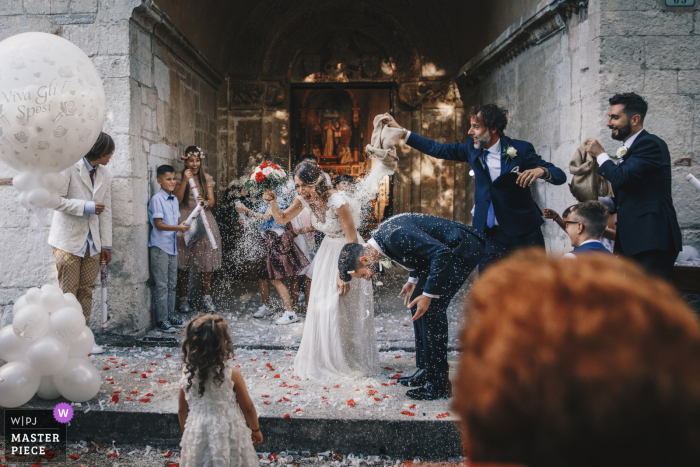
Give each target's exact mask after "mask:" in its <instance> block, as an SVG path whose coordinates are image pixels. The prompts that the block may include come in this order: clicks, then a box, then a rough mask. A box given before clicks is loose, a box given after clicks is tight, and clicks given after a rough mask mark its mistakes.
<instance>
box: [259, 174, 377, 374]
mask: <svg viewBox="0 0 700 467" xmlns="http://www.w3.org/2000/svg"><path fill="white" fill-rule="evenodd" d="M294 185H295V188H296V190H297V193H298V196H297V197H296V198H295V200H294V202H293V203H292V204H291V206H289V208H287V209H286V210H285V211H282V210H281V209H280V207H279V205H278V204H277V200H276V194H275V192H274V191H272V190H266V191H265V194H264V195H263V199H264V200H265V201H266V202H267V203H268V204H269V205H270V210H271V211H272V216H273V217H274V219H275V222H277V223H278V224H280V225H284V224H286V223H287V222H289V221H290V220H291V219H294V218H295V217H296V216H297V215H298V214H299V213H300V212H301V211H302V210H303V209H304V208H305V207H308V208H310V210H311V224H312V226H313V227H314V228H315V229H316V230H319V231H321V232H323V233H324V234H326V236H325V238H324V239H323V242H322V243H321V246H320V248H319V250H318V252H317V253H316V256H315V261H314V270H313V280H312V281H311V292H310V297H309V306H308V308H307V312H306V323H305V325H304V334H303V336H302V339H301V344H300V346H299V351H298V352H297V356H296V358H295V360H294V372H295V374H296V375H297V376H300V377H302V378H308V379H312V380H318V381H327V380H330V379H334V378H339V377H345V376H360V375H372V374H374V373H376V371H377V362H378V352H377V336H376V333H375V329H374V297H373V294H372V284H371V283H370V282H367V281H363V280H359V279H353V280H352V282H343V281H341V280H340V278H339V277H338V257H339V256H340V251H341V250H342V248H343V246H344V245H345V244H346V243H358V242H359V243H364V240H362V237H360V234H359V233H358V232H357V226H358V225H360V222H361V208H360V206H359V203H355V202H354V201H357V200H353V199H351V197H350V196H347V195H345V194H344V193H341V192H339V191H337V190H334V189H332V188H331V187H330V186H329V185H328V184H327V182H326V180H325V177H324V176H323V172H321V169H319V167H318V165H316V164H315V163H314V162H308V161H307V162H302V163H301V164H299V165H298V166H297V168H296V170H295V173H294Z"/></svg>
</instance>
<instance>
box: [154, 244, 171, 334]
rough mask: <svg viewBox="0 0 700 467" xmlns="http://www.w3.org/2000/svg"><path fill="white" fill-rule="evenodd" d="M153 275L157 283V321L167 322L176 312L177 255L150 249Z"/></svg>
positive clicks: (155, 306) (155, 292)
mask: <svg viewBox="0 0 700 467" xmlns="http://www.w3.org/2000/svg"><path fill="white" fill-rule="evenodd" d="M149 250H150V255H151V275H152V276H153V280H154V281H155V283H156V286H155V287H154V288H153V305H154V308H155V309H156V320H157V321H167V320H168V317H169V316H170V315H171V314H172V313H174V312H175V286H176V285H177V255H169V254H167V253H166V252H164V251H163V250H161V249H160V248H158V247H157V246H152V247H151V248H149Z"/></svg>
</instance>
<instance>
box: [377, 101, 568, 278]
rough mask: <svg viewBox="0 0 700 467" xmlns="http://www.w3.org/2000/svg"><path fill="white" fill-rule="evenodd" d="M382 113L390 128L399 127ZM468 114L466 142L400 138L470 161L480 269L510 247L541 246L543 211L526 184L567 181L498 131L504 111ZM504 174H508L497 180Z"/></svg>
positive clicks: (448, 157)
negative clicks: (481, 240)
mask: <svg viewBox="0 0 700 467" xmlns="http://www.w3.org/2000/svg"><path fill="white" fill-rule="evenodd" d="M386 115H387V116H388V117H389V118H388V119H387V120H388V123H387V125H388V126H389V127H393V128H401V127H400V126H399V124H398V123H396V121H395V120H394V119H393V118H392V117H391V116H389V114H386ZM470 118H471V127H470V128H469V136H470V138H469V139H468V140H467V142H466V143H461V144H440V143H436V142H435V141H431V140H429V139H426V138H422V137H420V136H418V135H417V134H415V133H412V132H410V131H408V130H406V129H403V131H404V134H403V137H404V139H405V141H406V144H407V145H408V146H410V147H412V148H414V149H417V150H418V151H420V152H422V153H425V154H428V155H430V156H433V157H435V158H437V159H445V160H449V161H462V162H469V164H471V167H472V169H473V171H474V181H475V196H474V203H475V204H474V211H473V215H474V221H473V222H472V225H473V226H474V227H475V228H476V229H477V230H478V231H479V232H483V233H484V235H485V236H486V254H485V255H484V258H483V259H482V260H481V264H479V271H480V272H482V271H483V270H484V269H485V268H486V267H487V266H488V265H489V264H490V263H492V262H493V261H495V260H497V259H499V258H501V257H502V256H504V255H505V254H507V253H508V252H509V251H511V250H513V249H515V248H520V247H525V246H530V245H539V246H542V247H544V237H543V236H542V231H541V230H540V226H541V225H542V224H543V223H544V220H543V218H542V211H540V209H539V207H538V206H537V205H536V204H535V201H534V200H533V199H532V194H531V193H530V189H529V187H530V185H532V184H533V183H535V180H537V179H538V178H541V179H543V180H545V181H546V182H548V183H551V184H552V185H561V184H563V183H564V182H566V175H565V174H564V172H562V171H561V169H558V168H557V167H555V166H554V165H553V164H551V163H549V162H545V161H544V160H542V158H541V157H540V156H538V155H537V153H536V152H535V148H534V147H533V146H532V144H530V143H528V142H527V141H519V140H516V139H510V138H509V137H507V136H506V135H505V134H504V133H503V132H504V131H505V129H506V126H507V125H508V115H507V113H506V111H505V110H503V109H502V108H500V107H499V106H497V105H494V104H487V105H482V106H479V107H474V108H472V109H471V111H470ZM509 174H512V175H509ZM503 175H509V176H508V177H506V178H504V179H503V180H500V181H499V180H497V179H498V178H500V177H502V176H503ZM511 179H512V180H511Z"/></svg>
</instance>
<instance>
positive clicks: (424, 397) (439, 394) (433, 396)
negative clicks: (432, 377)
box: [406, 380, 452, 401]
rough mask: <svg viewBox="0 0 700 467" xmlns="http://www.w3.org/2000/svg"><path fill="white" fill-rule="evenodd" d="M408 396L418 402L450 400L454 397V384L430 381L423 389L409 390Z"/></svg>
mask: <svg viewBox="0 0 700 467" xmlns="http://www.w3.org/2000/svg"><path fill="white" fill-rule="evenodd" d="M406 395H407V396H408V397H410V398H411V399H415V400H417V401H434V400H437V399H448V398H449V397H451V396H452V383H450V381H449V380H448V381H446V382H443V381H428V382H427V383H425V386H423V387H422V388H416V389H411V390H409V391H408V392H407V393H406Z"/></svg>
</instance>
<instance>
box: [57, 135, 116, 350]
mask: <svg viewBox="0 0 700 467" xmlns="http://www.w3.org/2000/svg"><path fill="white" fill-rule="evenodd" d="M113 153H114V141H113V140H112V138H111V137H110V136H109V135H108V134H106V133H100V136H99V137H98V138H97V141H96V142H95V144H94V145H93V147H92V149H90V152H88V153H87V155H86V156H85V157H83V158H82V159H80V160H79V161H78V162H76V163H75V164H74V165H73V166H72V167H71V168H69V169H67V170H65V171H64V172H63V176H64V177H65V178H66V180H65V183H64V185H63V188H62V189H61V204H60V205H59V206H58V208H56V212H54V216H53V222H52V223H51V232H50V233H49V245H51V247H52V249H53V255H54V258H55V259H56V268H57V269H58V283H59V286H60V287H61V289H63V293H68V292H70V293H72V294H74V295H75V296H76V298H77V299H78V301H79V302H80V305H81V306H82V308H83V315H84V316H85V324H86V325H89V324H90V311H91V310H92V292H93V289H94V287H95V281H96V280H97V275H98V273H99V271H100V257H101V255H104V256H105V259H106V261H107V262H108V263H109V261H110V260H111V248H112V188H111V182H112V178H111V176H110V175H109V172H108V171H107V169H106V168H105V167H104V166H105V165H106V164H107V163H108V162H109V159H110V158H111V157H112V154H113ZM102 351H103V350H102V348H101V347H100V346H98V345H95V346H94V348H93V350H92V352H91V353H93V354H97V353H102Z"/></svg>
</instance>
